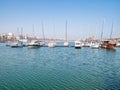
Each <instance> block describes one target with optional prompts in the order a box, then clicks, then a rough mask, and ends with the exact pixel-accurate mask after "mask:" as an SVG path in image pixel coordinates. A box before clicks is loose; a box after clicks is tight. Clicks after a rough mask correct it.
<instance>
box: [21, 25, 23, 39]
mask: <svg viewBox="0 0 120 90" xmlns="http://www.w3.org/2000/svg"><path fill="white" fill-rule="evenodd" d="M21 39H23V27H21Z"/></svg>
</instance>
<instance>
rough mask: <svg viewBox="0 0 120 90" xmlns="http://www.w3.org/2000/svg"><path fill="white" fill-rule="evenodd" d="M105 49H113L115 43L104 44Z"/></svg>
mask: <svg viewBox="0 0 120 90" xmlns="http://www.w3.org/2000/svg"><path fill="white" fill-rule="evenodd" d="M106 49H115V45H114V44H108V45H106Z"/></svg>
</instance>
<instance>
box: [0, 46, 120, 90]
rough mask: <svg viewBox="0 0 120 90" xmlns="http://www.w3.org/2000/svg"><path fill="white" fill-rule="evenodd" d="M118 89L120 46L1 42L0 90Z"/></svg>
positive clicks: (119, 79) (119, 81)
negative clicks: (14, 45) (37, 45)
mask: <svg viewBox="0 0 120 90" xmlns="http://www.w3.org/2000/svg"><path fill="white" fill-rule="evenodd" d="M108 89H109V90H110V89H113V90H117V89H120V48H117V49H116V50H115V51H109V50H105V49H98V50H97V49H90V48H87V47H83V48H82V49H80V50H78V49H74V47H69V48H67V47H66V48H64V47H56V48H48V47H41V48H37V49H28V48H27V47H24V48H10V47H6V46H5V45H4V44H0V90H108Z"/></svg>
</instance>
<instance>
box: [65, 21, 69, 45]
mask: <svg viewBox="0 0 120 90" xmlns="http://www.w3.org/2000/svg"><path fill="white" fill-rule="evenodd" d="M65 37H66V40H65V42H64V46H65V47H68V46H69V43H68V41H67V21H66V36H65Z"/></svg>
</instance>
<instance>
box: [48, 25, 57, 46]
mask: <svg viewBox="0 0 120 90" xmlns="http://www.w3.org/2000/svg"><path fill="white" fill-rule="evenodd" d="M53 30H54V26H53ZM55 46H56V43H55V41H54V35H53V40H52V41H50V42H49V43H48V47H50V48H54V47H55Z"/></svg>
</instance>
